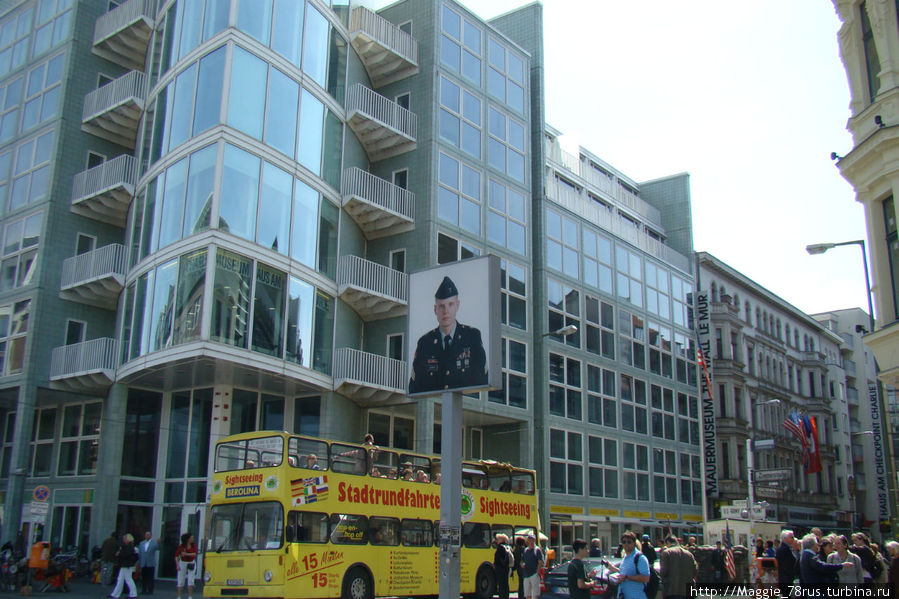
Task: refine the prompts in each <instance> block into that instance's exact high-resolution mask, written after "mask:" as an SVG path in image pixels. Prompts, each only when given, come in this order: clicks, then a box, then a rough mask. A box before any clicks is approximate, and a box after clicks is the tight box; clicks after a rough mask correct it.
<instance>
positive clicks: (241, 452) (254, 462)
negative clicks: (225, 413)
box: [215, 437, 284, 472]
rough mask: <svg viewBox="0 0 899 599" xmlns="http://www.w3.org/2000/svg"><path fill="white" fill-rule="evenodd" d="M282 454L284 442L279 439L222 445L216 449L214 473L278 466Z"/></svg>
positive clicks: (250, 440) (272, 438)
mask: <svg viewBox="0 0 899 599" xmlns="http://www.w3.org/2000/svg"><path fill="white" fill-rule="evenodd" d="M283 453H284V440H283V439H282V438H281V437H261V438H259V439H249V440H247V441H234V442H232V443H222V444H220V445H218V447H216V454H215V471H216V472H227V471H230V470H246V469H250V468H262V467H271V466H280V465H281V459H282V458H281V456H282V454H283Z"/></svg>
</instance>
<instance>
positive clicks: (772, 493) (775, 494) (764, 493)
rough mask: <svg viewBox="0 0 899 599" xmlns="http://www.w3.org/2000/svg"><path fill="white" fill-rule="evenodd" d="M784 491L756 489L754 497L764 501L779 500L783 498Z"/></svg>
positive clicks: (764, 488) (778, 489)
mask: <svg viewBox="0 0 899 599" xmlns="http://www.w3.org/2000/svg"><path fill="white" fill-rule="evenodd" d="M783 492H784V490H783V489H781V488H779V487H756V488H755V496H756V497H758V498H760V499H761V498H765V499H780V498H781V497H783Z"/></svg>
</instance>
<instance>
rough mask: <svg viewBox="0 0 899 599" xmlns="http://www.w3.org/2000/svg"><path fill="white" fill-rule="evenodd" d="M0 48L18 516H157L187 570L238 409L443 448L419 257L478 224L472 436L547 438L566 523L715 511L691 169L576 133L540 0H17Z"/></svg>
mask: <svg viewBox="0 0 899 599" xmlns="http://www.w3.org/2000/svg"><path fill="white" fill-rule="evenodd" d="M107 9H108V10H107ZM0 46H2V47H0V88H2V89H3V90H4V91H3V94H4V95H3V106H4V108H3V112H2V114H0V173H2V174H0V177H3V182H2V183H0V194H2V198H3V210H2V214H3V216H2V225H3V231H4V237H3V239H4V256H3V262H2V264H3V273H4V275H3V281H4V282H3V285H2V288H0V306H2V307H0V314H3V315H5V318H4V319H3V320H2V323H3V328H2V329H0V330H2V331H3V335H4V336H3V338H2V339H0V347H2V348H3V350H2V352H0V354H2V356H3V360H2V368H0V402H2V409H3V423H4V426H3V429H2V430H3V437H2V461H0V486H5V489H6V490H5V492H4V494H3V514H2V516H3V530H4V536H14V534H15V532H16V531H18V530H19V529H20V528H24V529H25V530H26V531H27V532H28V533H29V534H36V535H42V536H43V537H44V538H46V539H48V540H51V541H52V542H54V543H59V544H62V545H69V544H71V545H75V546H77V547H79V548H80V549H81V550H82V551H84V550H86V549H87V548H88V547H90V546H92V545H94V544H98V543H100V542H101V541H102V539H103V538H104V537H106V536H107V535H108V534H109V532H110V531H111V530H113V529H117V530H119V531H125V530H127V531H130V532H134V533H140V532H142V531H145V530H152V531H154V532H159V533H161V534H162V536H163V538H164V546H163V558H164V559H163V560H162V561H161V572H160V574H161V575H162V576H171V575H173V574H174V572H172V571H171V563H172V560H171V559H168V558H169V557H170V555H171V553H172V552H173V551H174V548H175V543H176V542H177V541H176V539H177V536H178V535H179V534H180V533H181V532H182V531H185V530H190V531H192V532H195V533H196V532H198V531H200V535H202V532H201V531H202V527H203V522H204V516H205V502H206V499H207V489H206V480H207V475H208V473H209V468H210V464H211V450H212V447H213V445H214V443H215V441H216V439H218V438H220V437H221V436H223V435H227V434H231V433H236V432H242V431H247V430H254V429H278V430H281V429H286V430H290V431H294V432H296V433H300V434H309V435H317V436H323V437H331V438H335V439H340V440H348V441H359V440H361V438H362V435H363V434H364V433H366V432H371V433H373V434H374V435H375V438H376V442H377V443H378V444H379V445H382V446H390V447H395V448H402V449H408V450H412V451H418V452H423V453H432V452H437V453H439V452H440V449H441V448H440V409H439V404H438V402H437V401H436V399H434V398H425V399H416V400H415V401H411V400H409V398H408V397H407V396H406V393H405V389H406V386H407V382H408V374H407V369H406V363H405V362H404V360H403V357H404V355H405V348H406V347H407V345H408V344H409V343H410V342H412V341H414V340H409V339H407V338H406V309H407V297H408V278H407V274H406V273H408V272H410V271H415V270H418V269H421V268H426V267H430V266H433V265H435V264H441V263H447V262H452V261H456V260H462V259H465V258H468V257H473V256H477V255H483V254H486V253H492V254H496V255H498V256H499V257H500V258H501V260H502V282H501V283H502V285H501V286H502V294H503V296H502V308H503V309H502V314H503V326H502V336H503V342H502V343H503V356H504V359H503V381H504V388H503V389H501V390H497V391H492V392H489V393H486V392H484V393H480V394H474V395H471V396H466V397H465V399H464V406H463V407H464V435H463V438H464V443H465V447H464V450H463V455H464V456H465V457H466V458H474V459H477V458H490V459H495V460H499V461H509V462H514V463H517V464H520V465H523V466H531V467H534V468H535V469H536V470H537V471H538V481H539V484H540V486H541V492H542V495H541V497H542V500H541V501H542V503H541V514H542V517H543V523H544V528H547V529H549V530H550V532H551V539H552V542H553V543H554V544H558V545H560V546H561V545H562V544H565V543H570V541H571V539H573V538H574V535H576V534H577V535H590V536H602V537H604V538H605V539H606V541H607V542H608V541H610V540H611V539H612V538H615V537H616V536H617V534H618V533H619V532H620V530H621V529H623V528H625V527H634V528H637V529H646V530H649V529H651V528H653V527H661V526H665V525H671V526H672V527H673V528H675V529H683V528H686V527H687V526H691V525H694V524H695V523H696V522H698V521H699V520H701V510H700V507H699V506H700V503H701V489H700V482H699V481H700V476H701V475H700V471H699V426H698V414H697V411H698V409H697V392H696V375H695V372H696V370H695V366H696V364H695V360H694V356H695V343H694V341H693V340H692V338H693V335H692V332H691V330H690V317H689V304H688V298H689V294H690V293H691V291H692V289H693V284H694V282H693V266H692V261H691V260H690V259H689V258H688V256H690V254H691V252H692V226H691V219H690V196H689V181H688V178H687V177H686V176H685V175H677V176H673V177H670V178H665V179H661V180H658V181H652V182H648V183H643V184H637V183H636V182H634V181H631V180H630V179H628V178H627V177H626V176H625V175H623V174H621V173H619V172H618V171H616V170H615V169H614V168H612V167H611V166H609V165H608V164H606V163H604V162H603V161H602V160H600V159H599V158H598V157H596V156H594V155H592V154H591V153H590V152H588V151H586V150H583V149H580V150H579V151H578V152H577V153H576V154H567V153H565V152H563V151H562V150H561V147H560V146H559V143H558V139H557V138H558V132H556V131H554V130H552V129H551V128H549V127H547V126H546V125H545V116H544V89H543V76H542V72H543V45H542V8H541V6H540V5H539V4H532V5H528V6H525V7H523V8H521V9H519V10H516V11H514V12H511V13H508V14H506V15H503V16H501V17H497V18H496V19H493V20H491V21H490V22H486V21H484V20H483V19H481V18H479V17H478V16H477V15H475V14H473V13H472V12H471V11H469V10H467V9H466V8H465V7H464V6H462V5H460V4H457V3H455V2H453V1H452V0H426V1H419V0H415V1H412V0H406V1H402V2H398V3H396V4H393V5H391V6H389V7H387V8H384V9H382V10H381V11H379V12H378V13H377V14H376V13H374V12H372V11H370V10H368V9H366V8H364V7H361V6H349V5H347V4H346V3H344V2H339V1H336V0H335V1H334V2H331V3H330V4H329V3H328V2H326V1H324V0H305V1H302V0H296V1H292V2H286V1H278V2H273V1H272V0H206V1H205V2H186V1H183V0H127V1H126V2H122V3H120V4H119V3H116V2H110V3H109V4H108V6H107V4H106V3H97V2H92V1H87V0H83V1H75V0H26V1H23V2H18V3H15V4H14V6H13V7H12V8H8V9H7V10H6V12H5V13H3V14H2V16H0ZM4 57H5V58H4ZM568 324H574V325H576V326H577V329H578V332H577V333H576V334H573V335H568V336H560V335H553V332H554V331H557V330H558V329H560V328H562V327H564V326H566V325H568ZM43 487H46V488H47V490H48V492H49V499H48V503H49V514H48V515H47V516H46V517H42V515H41V513H40V510H39V509H36V510H35V511H32V510H31V508H30V503H31V501H32V499H33V496H34V493H35V491H36V490H37V489H38V488H41V489H42V488H43ZM113 515H115V516H114V517H113Z"/></svg>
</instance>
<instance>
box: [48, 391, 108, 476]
mask: <svg viewBox="0 0 899 599" xmlns="http://www.w3.org/2000/svg"><path fill="white" fill-rule="evenodd" d="M100 411H101V408H100V403H99V402H95V403H87V404H75V405H67V406H66V407H65V409H64V411H63V422H62V435H61V439H60V443H59V461H58V464H57V468H56V474H57V476H76V475H78V476H84V475H91V474H96V472H97V447H98V445H99V441H100Z"/></svg>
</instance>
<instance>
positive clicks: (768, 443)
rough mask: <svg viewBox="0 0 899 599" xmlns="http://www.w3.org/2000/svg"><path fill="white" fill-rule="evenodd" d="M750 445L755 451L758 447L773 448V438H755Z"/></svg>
mask: <svg viewBox="0 0 899 599" xmlns="http://www.w3.org/2000/svg"><path fill="white" fill-rule="evenodd" d="M752 446H753V447H754V448H755V450H756V451H758V450H760V449H774V439H757V440H755V441H754V442H753V444H752Z"/></svg>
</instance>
